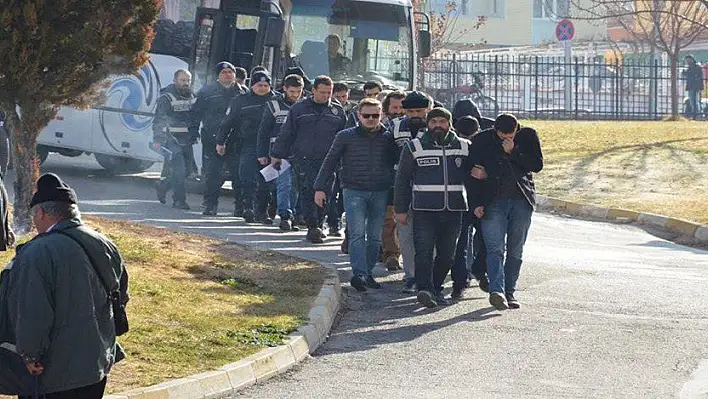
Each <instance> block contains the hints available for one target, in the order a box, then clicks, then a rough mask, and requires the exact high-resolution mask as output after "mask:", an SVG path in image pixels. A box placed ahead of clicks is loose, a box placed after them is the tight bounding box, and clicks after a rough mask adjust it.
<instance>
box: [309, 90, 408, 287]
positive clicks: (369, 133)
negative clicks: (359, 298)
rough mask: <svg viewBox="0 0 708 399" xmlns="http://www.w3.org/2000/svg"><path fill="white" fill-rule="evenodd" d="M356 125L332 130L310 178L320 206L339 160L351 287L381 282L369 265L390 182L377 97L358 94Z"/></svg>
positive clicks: (390, 149) (390, 161)
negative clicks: (329, 144)
mask: <svg viewBox="0 0 708 399" xmlns="http://www.w3.org/2000/svg"><path fill="white" fill-rule="evenodd" d="M358 109H359V114H358V117H359V126H356V127H352V128H349V129H345V130H343V131H341V132H339V133H338V134H337V136H336V137H335V139H334V142H333V143H332V147H331V148H330V149H329V152H328V153H327V157H325V160H324V162H323V164H322V167H321V168H320V172H319V174H318V175H317V179H316V180H315V185H314V186H315V203H316V204H317V206H319V207H324V206H325V201H326V199H327V195H326V192H327V187H328V184H327V182H328V181H330V180H331V177H332V174H333V173H334V171H335V169H337V166H338V165H339V163H340V162H341V164H342V168H341V177H340V179H341V183H342V188H343V191H344V210H345V212H346V214H347V229H348V233H349V234H348V235H349V237H348V238H349V256H350V262H351V265H352V274H353V276H352V279H351V284H352V287H354V288H356V289H357V290H358V291H366V289H367V288H377V289H378V288H381V284H379V283H378V282H376V280H374V277H373V274H372V271H373V269H374V266H375V265H376V261H377V260H378V257H379V248H380V246H381V232H382V230H383V224H384V216H385V215H386V203H387V201H388V192H389V188H390V187H391V185H392V184H393V178H394V176H393V165H394V164H395V162H396V161H395V158H394V156H395V149H394V143H393V136H392V135H391V134H390V133H389V132H388V131H387V130H386V128H385V127H384V125H383V124H381V114H382V112H383V111H382V109H381V102H380V101H378V100H375V99H372V98H365V99H363V100H361V102H360V103H359V106H358Z"/></svg>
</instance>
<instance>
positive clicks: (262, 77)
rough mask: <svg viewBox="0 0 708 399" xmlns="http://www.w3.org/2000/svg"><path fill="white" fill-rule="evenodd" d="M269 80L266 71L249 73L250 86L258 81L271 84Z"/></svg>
mask: <svg viewBox="0 0 708 399" xmlns="http://www.w3.org/2000/svg"><path fill="white" fill-rule="evenodd" d="M270 81H271V79H270V75H269V74H268V72H266V71H256V72H254V73H253V75H251V86H253V85H255V84H256V83H260V82H265V83H268V84H271V83H270Z"/></svg>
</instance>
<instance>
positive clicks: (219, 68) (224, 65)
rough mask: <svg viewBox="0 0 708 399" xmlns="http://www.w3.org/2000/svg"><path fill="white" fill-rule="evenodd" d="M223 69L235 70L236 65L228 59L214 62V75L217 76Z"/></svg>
mask: <svg viewBox="0 0 708 399" xmlns="http://www.w3.org/2000/svg"><path fill="white" fill-rule="evenodd" d="M224 69H230V70H232V71H234V72H236V67H235V66H234V64H232V63H230V62H228V61H221V62H220V63H218V64H216V75H217V76H218V75H219V74H220V73H221V71H223V70H224Z"/></svg>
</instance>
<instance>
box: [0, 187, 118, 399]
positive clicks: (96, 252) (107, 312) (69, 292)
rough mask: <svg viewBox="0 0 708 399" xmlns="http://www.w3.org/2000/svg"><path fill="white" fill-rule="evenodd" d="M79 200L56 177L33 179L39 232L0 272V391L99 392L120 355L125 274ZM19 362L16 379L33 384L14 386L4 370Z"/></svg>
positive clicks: (114, 250)
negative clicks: (84, 216)
mask: <svg viewBox="0 0 708 399" xmlns="http://www.w3.org/2000/svg"><path fill="white" fill-rule="evenodd" d="M76 202H77V198H76V194H75V193H74V190H72V189H71V188H70V187H69V186H68V185H66V183H64V182H63V181H62V180H61V179H60V178H59V177H58V176H56V175H54V174H46V175H43V176H42V177H40V179H39V180H38V181H37V192H36V193H35V194H34V197H33V198H32V201H31V203H30V206H31V213H32V219H33V221H34V224H35V226H36V227H37V231H38V232H39V234H38V235H37V236H36V237H34V238H33V239H32V240H31V241H29V242H28V243H26V244H24V245H21V246H20V247H18V248H17V256H16V257H15V259H14V260H13V261H12V262H11V263H10V264H9V265H8V266H7V267H6V268H5V270H3V273H2V277H1V278H0V281H1V282H0V341H1V342H0V361H1V362H2V366H1V367H0V393H8V394H15V395H30V394H32V393H33V390H34V388H36V390H37V391H38V393H39V394H40V395H43V396H45V397H46V398H86V399H94V398H96V399H98V398H101V397H103V392H104V389H105V386H106V378H107V376H108V373H109V372H110V371H111V369H112V368H113V365H114V364H115V363H116V362H118V361H120V360H122V359H123V358H124V357H125V356H124V354H123V352H122V350H121V348H120V346H119V345H118V343H117V342H116V333H117V332H118V333H120V332H121V331H117V330H118V327H122V328H123V327H125V325H124V324H121V323H116V320H117V319H118V320H123V319H122V318H120V317H117V315H118V314H119V312H118V311H117V309H121V308H124V306H125V304H126V303H127V300H128V297H127V289H128V275H127V274H126V271H125V269H124V266H123V261H122V259H121V256H120V253H119V252H118V249H117V248H116V246H115V245H114V244H113V243H112V242H111V240H109V239H108V238H106V237H105V236H103V235H101V234H99V233H97V232H95V231H93V230H92V229H91V228H89V227H88V226H86V225H84V224H83V223H82V222H81V218H80V214H79V209H78V207H77V205H76ZM114 299H115V300H114ZM121 315H123V316H124V315H125V314H124V313H121ZM123 332H124V331H123ZM23 364H24V368H26V370H24V375H23V374H22V370H21V368H22V365H23ZM18 365H19V367H17V366H18ZM13 366H15V367H13ZM18 368H19V369H20V372H19V373H17V374H16V377H18V378H17V380H20V381H21V380H22V379H25V380H27V379H30V378H29V377H30V376H32V379H34V381H35V383H33V384H32V383H31V384H25V386H23V387H15V389H16V390H14V391H11V390H12V387H8V386H7V384H8V380H9V379H10V378H9V377H8V373H9V372H11V371H13V370H17V369H18ZM30 381H31V379H30ZM32 385H36V387H33V386H32ZM20 397H22V396H20Z"/></svg>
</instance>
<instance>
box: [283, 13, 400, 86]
mask: <svg viewBox="0 0 708 399" xmlns="http://www.w3.org/2000/svg"><path fill="white" fill-rule="evenodd" d="M410 17H411V11H410V8H409V7H405V6H402V5H396V4H382V3H375V2H368V1H357V0H319V1H318V0H305V1H294V2H293V6H292V13H291V17H290V29H291V32H289V33H290V35H289V36H290V38H289V40H290V41H291V43H289V44H290V46H289V47H290V48H291V49H292V50H291V51H292V52H293V53H294V55H295V59H296V60H297V62H298V63H299V64H300V66H301V67H302V69H303V70H305V73H307V75H308V76H311V77H314V76H317V75H329V76H330V77H332V79H334V80H335V81H337V80H343V81H358V82H362V81H368V80H376V81H379V82H381V83H382V84H383V86H384V87H386V86H388V87H390V88H393V87H398V88H402V89H408V88H410V87H411V82H412V73H413V70H412V55H413V42H412V32H411V22H410Z"/></svg>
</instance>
